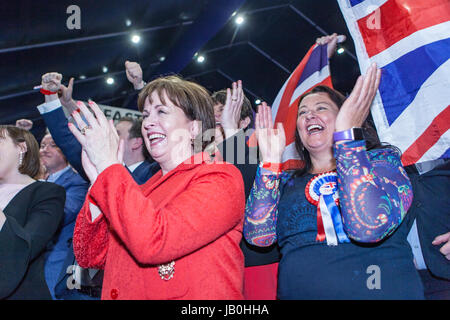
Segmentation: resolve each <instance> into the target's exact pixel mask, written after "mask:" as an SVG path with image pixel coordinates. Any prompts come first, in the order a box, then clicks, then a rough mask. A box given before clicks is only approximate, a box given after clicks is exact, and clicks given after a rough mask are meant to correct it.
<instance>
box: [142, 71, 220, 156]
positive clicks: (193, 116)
mask: <svg viewBox="0 0 450 320" xmlns="http://www.w3.org/2000/svg"><path fill="white" fill-rule="evenodd" d="M153 92H156V93H157V94H158V96H159V99H160V100H161V102H162V103H166V102H165V101H164V92H165V93H166V94H167V97H168V98H169V99H170V101H171V102H172V103H174V104H175V105H176V106H177V107H179V108H180V109H181V110H183V112H184V114H185V115H186V117H187V118H188V119H189V120H198V121H201V124H202V137H203V139H204V140H203V141H202V150H204V149H205V147H206V146H207V145H208V144H210V143H211V142H212V141H213V140H214V136H213V135H205V134H204V133H205V132H206V131H208V130H213V129H214V128H215V120H214V103H213V100H212V99H211V97H210V94H209V91H208V90H207V89H205V88H204V87H202V86H201V85H199V84H197V83H195V82H192V81H187V80H184V79H183V78H181V77H179V76H174V75H171V76H164V77H160V78H157V79H155V80H153V81H152V82H150V83H148V84H147V85H146V86H145V87H144V89H142V90H141V92H140V93H139V98H138V107H139V111H141V112H142V111H143V109H144V104H145V100H146V99H147V98H148V99H149V101H150V103H152V100H151V95H152V93H153ZM210 132H211V131H210Z"/></svg>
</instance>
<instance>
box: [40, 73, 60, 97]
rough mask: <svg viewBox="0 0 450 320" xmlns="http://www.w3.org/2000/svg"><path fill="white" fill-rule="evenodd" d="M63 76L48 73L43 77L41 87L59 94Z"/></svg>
mask: <svg viewBox="0 0 450 320" xmlns="http://www.w3.org/2000/svg"><path fill="white" fill-rule="evenodd" d="M61 80H62V74H61V73H57V72H48V73H46V74H44V75H43V76H42V80H41V85H42V88H43V89H44V90H48V91H52V92H55V93H56V92H58V90H59V88H60V86H61Z"/></svg>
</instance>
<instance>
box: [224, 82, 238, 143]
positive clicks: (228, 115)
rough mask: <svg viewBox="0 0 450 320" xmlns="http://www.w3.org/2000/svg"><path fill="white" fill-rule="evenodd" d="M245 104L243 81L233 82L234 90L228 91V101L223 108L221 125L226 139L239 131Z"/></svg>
mask: <svg viewBox="0 0 450 320" xmlns="http://www.w3.org/2000/svg"><path fill="white" fill-rule="evenodd" d="M243 102H244V91H243V90H242V81H241V80H239V81H238V82H237V83H236V82H233V84H232V90H230V89H229V88H228V89H227V99H226V101H225V105H224V106H223V111H222V117H221V119H220V124H221V126H222V128H223V131H224V132H225V138H229V137H231V136H232V135H234V134H235V133H236V131H237V130H238V129H239V120H240V119H241V110H242V103H243Z"/></svg>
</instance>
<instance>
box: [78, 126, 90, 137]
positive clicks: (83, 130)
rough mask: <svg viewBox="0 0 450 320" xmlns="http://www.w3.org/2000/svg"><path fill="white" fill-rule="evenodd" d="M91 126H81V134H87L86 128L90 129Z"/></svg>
mask: <svg viewBox="0 0 450 320" xmlns="http://www.w3.org/2000/svg"><path fill="white" fill-rule="evenodd" d="M90 128H91V126H85V127H83V128H81V129H80V132H81V134H82V135H85V134H86V130H87V129H90Z"/></svg>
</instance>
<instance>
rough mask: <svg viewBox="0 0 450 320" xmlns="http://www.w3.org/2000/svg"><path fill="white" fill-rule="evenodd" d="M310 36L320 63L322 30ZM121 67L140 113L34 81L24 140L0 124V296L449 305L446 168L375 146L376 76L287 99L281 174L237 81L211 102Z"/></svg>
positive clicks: (277, 156) (191, 86) (58, 82)
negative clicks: (290, 128) (409, 162)
mask: <svg viewBox="0 0 450 320" xmlns="http://www.w3.org/2000/svg"><path fill="white" fill-rule="evenodd" d="M317 43H318V44H319V45H327V46H328V56H329V58H331V56H332V55H333V53H334V51H335V50H336V43H337V35H336V34H333V35H331V36H327V37H322V38H319V39H317ZM125 68H126V75H127V78H128V80H129V81H130V83H131V84H132V85H133V87H134V89H135V90H136V91H138V92H139V95H138V100H137V106H138V109H139V111H140V112H141V113H142V118H141V119H133V118H127V117H125V118H121V119H120V120H119V121H117V123H114V122H113V121H112V120H108V119H107V118H106V116H105V115H104V114H103V112H102V111H101V109H100V108H99V106H98V105H97V104H96V103H95V102H93V101H88V103H87V104H86V103H84V102H81V101H76V100H75V99H74V98H73V93H74V81H73V79H70V81H69V82H68V85H67V86H65V85H63V84H62V79H63V76H62V74H60V73H57V72H49V73H46V74H44V75H43V76H42V89H41V92H42V94H43V99H44V102H43V103H42V104H41V105H39V106H37V109H38V110H39V112H40V114H41V116H42V118H43V119H44V121H45V124H46V126H47V128H48V129H47V132H46V134H45V136H44V137H43V139H42V140H41V141H40V146H39V144H38V142H37V140H36V138H35V137H33V135H32V134H31V133H30V129H31V127H32V125H33V123H32V122H31V121H30V120H27V119H20V120H18V121H17V122H16V124H15V125H2V126H0V266H1V271H2V272H0V298H1V299H54V300H97V299H111V300H116V299H121V300H122V299H124V300H135V299H136V300H140V299H158V300H167V299H183V300H202V299H216V300H227V299H233V300H241V299H250V300H275V299H280V300H284V299H424V298H426V299H450V200H449V198H448V197H446V195H447V194H448V191H449V190H450V179H449V178H450V177H449V175H450V167H449V165H450V162H449V161H446V160H440V161H437V162H435V163H434V164H432V165H430V166H429V168H428V170H425V171H426V172H425V171H424V170H422V168H421V169H420V170H417V168H416V166H414V165H413V166H409V167H406V168H404V167H403V166H402V164H401V161H400V151H399V150H398V149H397V148H396V147H395V146H392V145H388V144H386V143H382V142H380V141H379V139H378V136H377V134H376V131H375V129H374V128H373V127H372V126H371V125H370V123H369V122H368V121H367V117H368V115H369V110H370V105H371V103H372V101H373V99H374V96H375V94H376V92H377V89H378V85H379V81H380V77H381V71H380V70H379V69H378V68H377V66H376V65H372V66H371V67H370V68H369V69H368V70H367V72H366V73H365V74H364V75H362V76H360V77H359V78H358V80H357V82H356V84H355V86H354V88H353V90H352V92H351V94H350V95H349V96H348V97H344V96H343V95H342V94H341V93H339V92H338V91H336V90H334V89H332V88H329V87H326V86H317V87H315V88H314V89H312V90H310V91H309V92H307V93H305V94H304V95H303V96H302V97H301V98H300V99H299V103H298V113H297V118H296V119H291V121H292V122H293V123H294V121H295V127H296V137H295V145H296V149H297V151H298V153H299V154H300V155H301V157H302V159H303V163H304V166H303V167H302V168H299V169H297V170H295V171H282V170H281V159H282V158H281V157H282V154H283V151H284V149H285V144H286V138H285V132H284V128H283V126H282V125H281V124H277V125H276V127H274V123H273V120H272V115H271V109H270V107H269V106H268V105H267V104H266V103H265V102H263V103H262V104H261V105H259V106H258V107H257V110H256V111H257V112H256V114H255V112H254V111H253V108H252V105H251V103H250V101H249V100H248V99H247V97H246V96H245V94H244V85H243V83H242V81H237V82H234V83H232V85H231V87H230V88H227V89H224V90H220V91H217V92H214V93H212V94H211V93H210V92H208V90H207V89H205V88H204V87H203V86H201V85H199V84H197V83H195V82H192V81H188V80H185V79H183V78H181V77H179V76H174V75H172V76H161V77H159V78H156V79H155V80H152V81H151V82H149V83H145V82H144V80H143V72H142V69H141V67H140V65H139V64H138V63H136V62H130V61H126V63H125ZM64 109H66V112H67V113H68V114H70V117H69V118H68V117H66V114H65V112H64ZM253 128H254V129H255V130H254V133H255V136H256V140H257V146H252V144H249V143H248V138H249V137H250V136H251V132H252V131H253ZM372 272H374V274H372Z"/></svg>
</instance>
